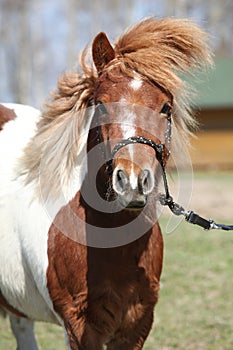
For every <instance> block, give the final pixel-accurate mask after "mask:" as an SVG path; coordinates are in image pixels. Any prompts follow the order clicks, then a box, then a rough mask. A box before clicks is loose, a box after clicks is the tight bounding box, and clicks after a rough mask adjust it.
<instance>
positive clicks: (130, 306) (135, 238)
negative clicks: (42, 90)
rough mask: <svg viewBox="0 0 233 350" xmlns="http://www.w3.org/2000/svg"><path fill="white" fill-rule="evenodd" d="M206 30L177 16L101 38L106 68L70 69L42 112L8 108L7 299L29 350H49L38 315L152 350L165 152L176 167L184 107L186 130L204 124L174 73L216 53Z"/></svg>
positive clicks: (0, 133) (2, 121)
mask: <svg viewBox="0 0 233 350" xmlns="http://www.w3.org/2000/svg"><path fill="white" fill-rule="evenodd" d="M190 26H191V28H190ZM201 36H203V33H202V31H201V30H200V29H198V28H197V27H196V26H195V25H193V24H190V23H189V22H186V21H178V20H169V19H168V20H164V21H163V20H161V21H156V20H153V19H149V20H146V21H144V22H142V23H140V24H139V25H138V26H136V27H135V28H133V29H132V30H131V31H129V32H128V33H126V34H125V35H124V36H122V38H121V39H120V40H119V41H118V42H117V44H116V46H115V48H113V47H112V46H111V45H110V43H109V41H108V39H107V38H106V36H105V35H104V34H103V33H100V34H99V35H98V36H97V37H96V38H95V40H94V42H93V47H92V50H93V61H94V64H95V68H96V69H94V68H92V69H90V68H89V67H87V66H86V65H85V64H83V71H84V73H83V74H82V75H80V74H76V73H71V74H70V75H64V76H63V77H62V78H61V79H60V81H59V85H58V91H57V92H56V94H55V95H54V99H53V101H52V102H51V103H50V105H49V106H48V108H47V110H46V111H44V112H43V113H42V115H40V113H39V112H38V111H37V110H35V109H32V108H31V107H26V106H20V105H6V107H8V108H10V109H4V107H0V168H1V174H0V245H1V253H0V305H1V306H2V307H4V309H6V310H7V311H9V312H10V314H11V322H12V329H13V332H14V334H15V335H16V338H17V344H18V350H25V349H27V350H35V349H37V345H36V342H35V338H34V336H33V324H32V322H31V320H41V321H47V322H53V323H58V324H61V325H62V326H63V327H64V328H65V331H66V334H67V339H68V343H69V346H70V348H71V349H72V350H81V349H82V350H84V349H85V350H92V349H93V350H101V349H102V348H103V345H104V344H107V349H108V350H120V349H121V350H122V349H124V350H139V349H142V347H143V344H144V342H145V340H146V338H147V336H148V333H149V331H150V329H151V326H152V322H153V310H154V306H155V304H156V303H157V300H158V291H159V280H160V274H161V270H162V260H163V240H162V235H161V231H160V228H159V224H158V221H157V212H156V205H155V204H156V203H155V198H156V194H157V185H156V184H157V181H158V179H157V177H158V176H159V162H158V157H157V156H158V155H157V149H160V150H162V151H161V152H162V153H161V157H162V158H161V159H160V161H161V162H162V163H163V165H165V164H166V162H167V159H168V156H169V149H168V147H169V146H170V133H169V130H170V127H169V125H170V124H169V123H170V116H171V110H172V109H173V114H174V115H173V117H174V127H175V125H176V127H175V128H176V129H177V131H178V132H179V131H180V132H181V131H182V130H183V131H185V132H187V129H186V125H187V124H192V118H191V117H190V115H189V114H188V112H187V104H186V102H184V101H183V102H182V98H183V90H182V87H183V85H182V81H181V80H180V78H179V77H178V76H176V75H175V73H174V71H176V70H179V71H182V72H185V71H187V70H189V69H190V67H191V66H201V65H202V64H204V63H205V62H206V61H208V60H209V56H208V49H207V47H206V46H205V41H204V40H202V39H201ZM12 110H14V111H12ZM174 135H175V134H174ZM132 137H134V138H135V137H136V139H134V140H133V141H132ZM122 140H123V141H122ZM125 140H126V143H125ZM135 140H145V144H144V145H143V144H142V142H139V143H138V142H135ZM174 141H176V140H174ZM152 142H153V145H155V148H152V147H151V146H150V145H151V144H152ZM155 149H156V154H155ZM156 157H157V159H156Z"/></svg>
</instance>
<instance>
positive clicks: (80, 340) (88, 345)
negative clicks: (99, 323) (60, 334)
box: [66, 319, 104, 350]
mask: <svg viewBox="0 0 233 350" xmlns="http://www.w3.org/2000/svg"><path fill="white" fill-rule="evenodd" d="M66 332H67V340H68V342H69V349H70V350H103V346H104V340H103V339H104V338H103V335H102V334H100V333H99V332H97V331H96V330H95V329H94V328H93V327H92V326H90V325H89V324H87V323H86V321H85V320H84V321H81V319H79V320H78V321H77V322H75V323H74V324H73V325H72V324H71V323H68V326H66Z"/></svg>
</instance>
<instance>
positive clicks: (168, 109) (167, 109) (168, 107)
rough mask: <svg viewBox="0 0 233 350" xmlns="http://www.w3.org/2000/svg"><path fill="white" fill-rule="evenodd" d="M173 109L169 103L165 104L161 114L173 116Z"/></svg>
mask: <svg viewBox="0 0 233 350" xmlns="http://www.w3.org/2000/svg"><path fill="white" fill-rule="evenodd" d="M171 110H172V107H171V105H170V104H169V103H165V104H164V105H163V107H162V109H161V111H160V112H159V113H161V114H166V115H167V116H169V115H170V114H171Z"/></svg>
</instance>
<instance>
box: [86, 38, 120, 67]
mask: <svg viewBox="0 0 233 350" xmlns="http://www.w3.org/2000/svg"><path fill="white" fill-rule="evenodd" d="M92 57H93V61H94V63H95V66H96V69H97V72H98V74H100V73H101V72H102V70H103V68H104V66H105V65H106V64H108V63H109V62H110V61H112V60H113V59H114V58H115V51H114V49H113V47H112V46H111V44H110V42H109V40H108V38H107V36H106V34H105V33H103V32H101V33H99V34H98V35H97V36H96V37H95V39H94V41H93V44H92Z"/></svg>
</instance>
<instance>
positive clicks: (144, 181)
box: [139, 169, 154, 194]
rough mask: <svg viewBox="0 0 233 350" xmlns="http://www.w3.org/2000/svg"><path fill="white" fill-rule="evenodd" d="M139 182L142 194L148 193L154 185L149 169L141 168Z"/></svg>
mask: <svg viewBox="0 0 233 350" xmlns="http://www.w3.org/2000/svg"><path fill="white" fill-rule="evenodd" d="M139 184H140V187H141V191H142V193H143V194H148V193H150V192H151V191H152V189H153V186H154V180H153V176H152V173H151V172H150V171H149V170H147V169H146V170H143V172H142V174H141V176H140V179H139Z"/></svg>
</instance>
